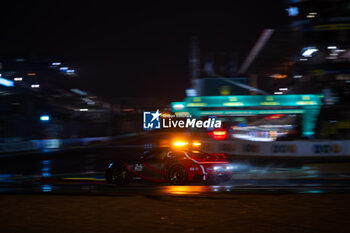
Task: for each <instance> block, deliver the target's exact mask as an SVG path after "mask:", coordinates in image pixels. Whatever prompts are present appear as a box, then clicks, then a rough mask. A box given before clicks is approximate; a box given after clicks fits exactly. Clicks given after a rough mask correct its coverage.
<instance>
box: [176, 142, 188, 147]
mask: <svg viewBox="0 0 350 233" xmlns="http://www.w3.org/2000/svg"><path fill="white" fill-rule="evenodd" d="M187 144H188V142H184V141H175V142H174V146H186V145H187Z"/></svg>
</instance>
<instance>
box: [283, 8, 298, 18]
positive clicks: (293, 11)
mask: <svg viewBox="0 0 350 233" xmlns="http://www.w3.org/2000/svg"><path fill="white" fill-rule="evenodd" d="M286 10H287V11H288V15H289V16H297V15H299V9H298V7H294V6H292V7H289V8H288V9H286Z"/></svg>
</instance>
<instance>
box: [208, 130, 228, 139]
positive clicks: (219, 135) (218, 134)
mask: <svg viewBox="0 0 350 233" xmlns="http://www.w3.org/2000/svg"><path fill="white" fill-rule="evenodd" d="M210 134H211V135H212V136H213V139H214V140H225V139H226V138H227V131H226V130H224V129H214V130H213V132H211V133H210Z"/></svg>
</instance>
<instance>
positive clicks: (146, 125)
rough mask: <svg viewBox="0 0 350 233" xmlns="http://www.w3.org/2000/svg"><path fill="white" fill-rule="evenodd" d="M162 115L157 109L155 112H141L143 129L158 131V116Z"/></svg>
mask: <svg viewBox="0 0 350 233" xmlns="http://www.w3.org/2000/svg"><path fill="white" fill-rule="evenodd" d="M161 115H162V114H161V113H160V112H159V109H157V111H156V112H143V129H144V130H152V129H160V116H161Z"/></svg>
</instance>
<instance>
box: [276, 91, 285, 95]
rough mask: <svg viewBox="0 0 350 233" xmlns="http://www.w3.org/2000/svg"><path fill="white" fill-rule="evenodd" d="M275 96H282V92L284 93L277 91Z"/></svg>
mask: <svg viewBox="0 0 350 233" xmlns="http://www.w3.org/2000/svg"><path fill="white" fill-rule="evenodd" d="M274 94H275V95H282V94H283V92H282V91H275V92H274Z"/></svg>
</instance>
